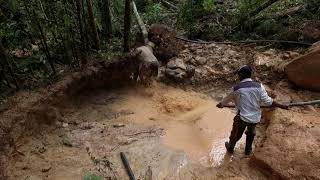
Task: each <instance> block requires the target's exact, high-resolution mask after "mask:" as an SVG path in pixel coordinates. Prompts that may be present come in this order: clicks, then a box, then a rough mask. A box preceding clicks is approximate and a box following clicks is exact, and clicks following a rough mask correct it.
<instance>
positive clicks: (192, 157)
mask: <svg viewBox="0 0 320 180" xmlns="http://www.w3.org/2000/svg"><path fill="white" fill-rule="evenodd" d="M201 48H203V47H198V46H196V45H194V46H192V47H188V49H187V51H191V52H193V53H202V52H200V51H199V50H197V49H201ZM219 48H229V49H231V50H232V48H233V47H222V46H221V47H219ZM192 49H196V50H192ZM231 50H230V51H231ZM239 52H241V51H239ZM183 53H184V54H181V56H186V52H183ZM232 53H233V54H235V53H236V51H234V50H232ZM187 55H188V54H187ZM189 55H190V54H189ZM193 55H194V54H191V56H193ZM229 55H230V54H228V56H229ZM177 59H179V56H178V57H177ZM183 59H184V60H185V59H186V58H185V57H184V58H183ZM196 59H197V58H196ZM209 60H210V59H209ZM235 61H237V62H239V59H237V58H236V59H235ZM212 63H215V65H214V66H215V67H216V68H217V69H220V68H221V65H219V64H218V62H216V61H212ZM221 63H224V62H221ZM240 63H246V62H240ZM232 66H236V65H235V64H232V65H231V66H228V65H227V64H226V65H225V66H224V68H223V69H221V70H220V71H219V72H218V71H214V69H213V70H211V71H209V72H210V73H211V76H214V77H215V79H216V80H215V81H214V80H213V79H212V78H211V79H209V80H208V82H209V81H210V82H212V84H210V83H207V84H210V88H211V87H212V86H215V89H214V90H213V89H209V90H208V88H207V87H205V86H204V85H203V84H204V82H203V81H197V79H196V78H197V77H203V76H205V74H204V73H203V71H200V70H201V68H202V67H204V68H205V69H208V67H206V66H201V67H200V66H199V67H198V68H199V69H198V71H197V72H196V75H195V81H196V83H195V84H197V82H199V84H201V86H197V85H195V86H189V85H183V84H182V85H179V86H171V85H168V84H165V83H163V82H161V81H156V82H154V83H153V84H152V85H151V86H149V87H143V86H140V85H139V84H136V83H135V82H133V81H132V79H131V77H132V73H133V72H135V70H136V68H137V67H136V64H134V63H132V61H130V60H120V61H117V62H115V63H111V64H102V63H99V64H96V65H94V66H91V67H89V68H87V69H86V70H85V71H82V72H77V73H74V74H71V75H68V76H66V77H65V78H63V79H62V80H60V81H59V82H58V83H56V84H53V85H52V86H50V87H48V88H46V89H42V90H39V91H37V92H35V91H33V92H21V93H18V94H17V95H16V96H14V97H12V99H11V100H10V108H9V110H7V111H5V112H2V113H1V118H2V119H3V122H6V123H5V124H4V125H5V126H7V127H8V128H9V129H10V130H11V131H10V135H11V137H12V139H13V142H14V145H15V148H8V149H7V151H6V152H7V153H6V156H5V157H6V158H5V161H4V163H5V167H7V168H6V169H5V172H6V175H7V176H8V178H9V179H30V180H31V179H59V180H60V179H68V180H69V179H83V178H84V177H89V176H90V175H92V174H95V175H97V176H100V177H103V179H128V176H127V174H126V171H125V169H124V167H123V165H122V162H121V159H120V155H119V154H120V152H124V153H125V154H126V156H127V158H128V161H129V163H130V166H131V168H132V170H133V172H134V174H135V176H136V178H137V179H147V178H149V177H147V176H148V174H150V173H147V172H148V169H151V170H152V179H319V177H320V172H319V169H320V168H319V166H320V162H319V159H320V158H319V157H320V152H319V151H318V149H319V144H320V143H319V142H320V139H319V137H320V128H319V125H320V122H319V110H318V109H317V108H311V107H306V108H293V109H291V110H290V111H286V110H279V109H276V110H275V109H270V110H266V111H265V112H264V114H263V120H262V122H261V123H260V124H259V126H258V128H257V138H256V142H255V144H256V145H255V150H254V154H253V155H252V156H250V157H246V156H244V155H243V151H244V143H243V142H240V143H239V144H238V145H237V147H236V151H235V154H234V155H232V156H231V155H228V154H226V152H225V149H224V141H226V140H227V139H228V136H229V132H230V130H231V126H232V119H233V116H234V112H233V110H232V109H222V110H221V109H217V108H215V104H216V102H217V101H219V100H220V99H221V97H222V96H223V95H224V93H225V92H226V88H229V87H230V81H231V80H229V79H228V78H229V77H225V78H223V76H225V75H223V71H226V70H228V69H231V68H232ZM123 67H126V68H123ZM259 68H261V66H259V67H257V66H256V69H259ZM269 71H271V70H270V69H269ZM214 72H217V74H214ZM265 76H268V75H265ZM268 77H269V78H270V76H268ZM199 79H201V80H203V78H199ZM270 89H273V94H274V96H276V97H277V98H278V99H281V100H283V101H292V100H306V99H308V98H312V97H313V96H317V95H318V94H313V93H311V92H307V91H297V90H293V89H292V88H291V86H290V85H289V83H287V82H286V81H281V82H280V83H276V84H275V85H272V86H270ZM9 144H10V143H9ZM11 147H13V145H12V144H11ZM13 149H15V150H13Z"/></svg>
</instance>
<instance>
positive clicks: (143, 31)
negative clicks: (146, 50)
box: [132, 1, 149, 45]
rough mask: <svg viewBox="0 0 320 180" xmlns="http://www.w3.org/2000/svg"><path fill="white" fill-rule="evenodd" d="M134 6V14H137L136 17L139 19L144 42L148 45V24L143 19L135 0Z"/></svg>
mask: <svg viewBox="0 0 320 180" xmlns="http://www.w3.org/2000/svg"><path fill="white" fill-rule="evenodd" d="M132 7H133V12H134V15H135V16H136V19H137V21H138V24H139V27H140V29H141V32H142V36H143V40H144V44H145V45H147V44H148V42H149V39H148V31H147V28H146V26H145V25H144V23H143V20H142V19H141V17H140V15H139V13H138V10H137V7H136V3H134V1H132Z"/></svg>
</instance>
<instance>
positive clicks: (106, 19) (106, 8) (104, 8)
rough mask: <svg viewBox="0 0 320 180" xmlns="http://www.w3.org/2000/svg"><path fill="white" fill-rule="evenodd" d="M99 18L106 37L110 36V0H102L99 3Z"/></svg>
mask: <svg viewBox="0 0 320 180" xmlns="http://www.w3.org/2000/svg"><path fill="white" fill-rule="evenodd" d="M101 12H102V13H101V15H102V17H101V19H102V21H103V22H102V28H103V30H102V31H103V34H104V36H105V37H107V38H108V39H110V38H111V36H112V22H111V11H110V0H103V1H102V5H101Z"/></svg>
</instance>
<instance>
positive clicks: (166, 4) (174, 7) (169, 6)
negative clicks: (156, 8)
mask: <svg viewBox="0 0 320 180" xmlns="http://www.w3.org/2000/svg"><path fill="white" fill-rule="evenodd" d="M160 2H161V4H163V5H164V6H166V7H167V8H170V9H173V10H175V11H177V10H178V7H177V6H175V5H173V4H171V3H169V2H168V1H166V0H160Z"/></svg>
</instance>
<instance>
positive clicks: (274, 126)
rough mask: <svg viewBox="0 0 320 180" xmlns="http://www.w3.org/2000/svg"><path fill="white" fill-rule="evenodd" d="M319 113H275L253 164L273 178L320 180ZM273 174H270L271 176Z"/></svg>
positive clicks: (258, 147)
mask: <svg viewBox="0 0 320 180" xmlns="http://www.w3.org/2000/svg"><path fill="white" fill-rule="evenodd" d="M319 117H320V114H314V113H313V114H311V113H308V114H302V113H297V112H290V113H288V112H286V111H283V110H276V111H275V112H274V113H273V114H272V115H271V116H270V117H268V119H270V122H269V126H268V128H267V130H266V135H265V139H264V141H262V142H261V143H260V144H259V145H257V146H256V147H257V148H256V150H255V153H254V157H253V158H252V162H253V163H254V164H255V165H258V166H259V167H261V168H262V169H264V170H265V171H266V172H267V173H268V174H269V175H270V174H271V177H270V178H280V179H319V177H320V171H319V169H320V158H319V157H320V151H319V148H320V143H319V142H320V130H319V128H318V127H319V126H320V122H319V121H318V120H319ZM270 172H271V173H270Z"/></svg>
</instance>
